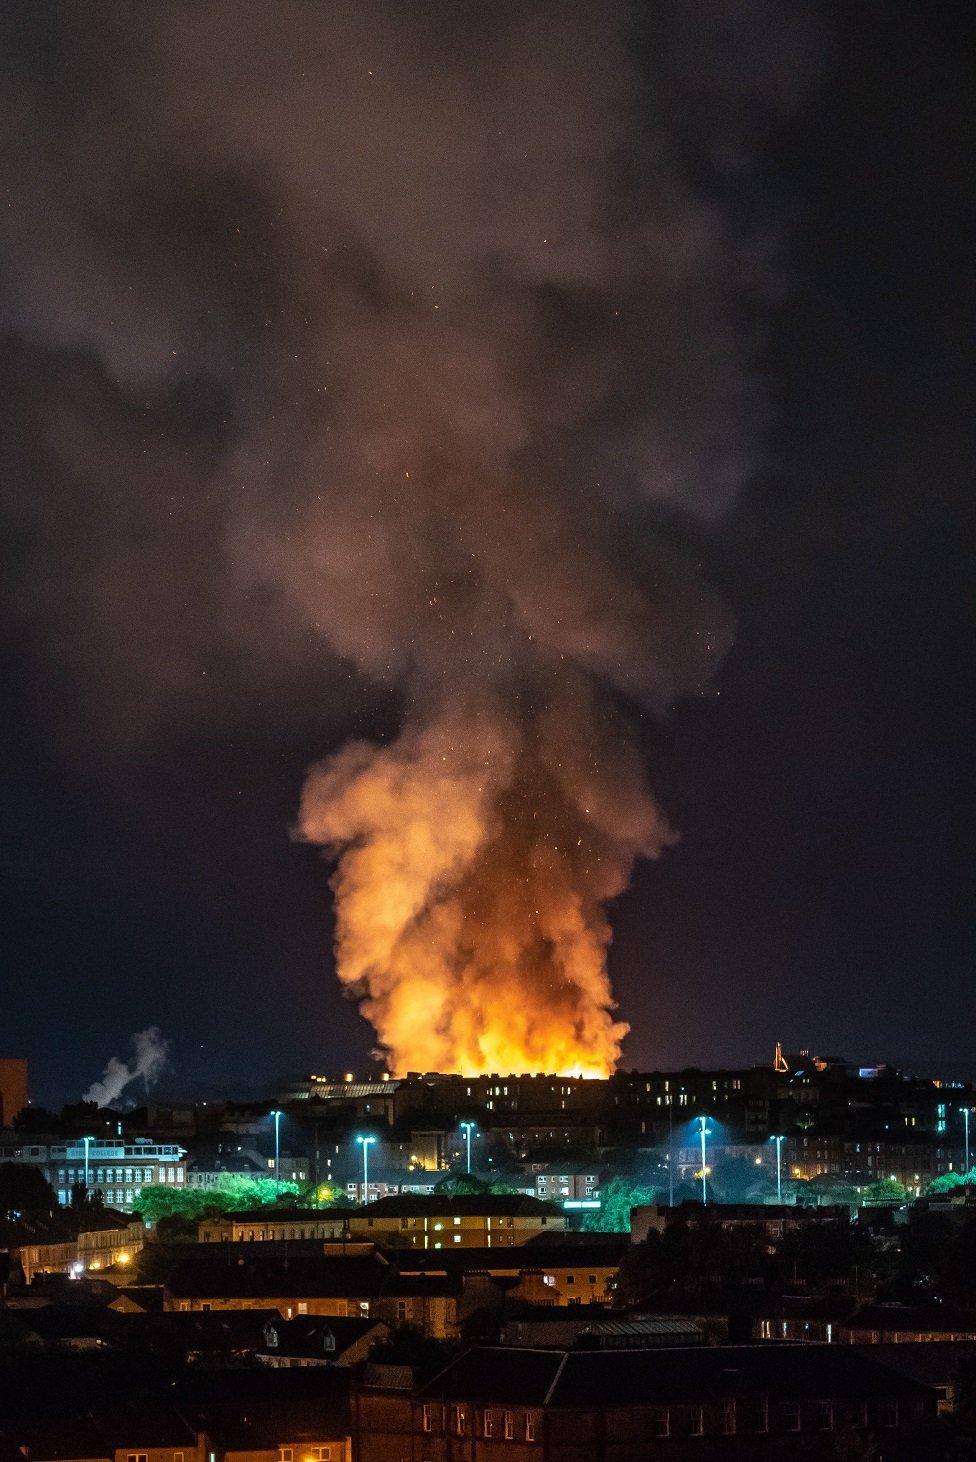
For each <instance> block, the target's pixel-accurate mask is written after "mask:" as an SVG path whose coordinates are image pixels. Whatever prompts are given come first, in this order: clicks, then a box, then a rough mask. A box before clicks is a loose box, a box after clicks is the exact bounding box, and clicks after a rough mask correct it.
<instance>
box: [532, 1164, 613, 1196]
mask: <svg viewBox="0 0 976 1462" xmlns="http://www.w3.org/2000/svg"><path fill="white" fill-rule="evenodd" d="M523 1170H524V1179H523V1181H522V1182H521V1183H520V1185H519V1186H520V1187H522V1188H523V1191H525V1192H527V1193H529V1194H531V1196H532V1197H534V1198H539V1199H541V1200H542V1201H543V1202H549V1203H556V1204H559V1205H562V1204H564V1203H565V1202H566V1200H567V1199H569V1201H570V1202H581V1201H582V1202H586V1201H588V1200H589V1201H596V1202H598V1201H599V1198H600V1173H599V1169H598V1167H597V1166H596V1165H595V1164H593V1163H586V1164H584V1165H583V1166H582V1167H580V1166H577V1165H575V1164H573V1165H570V1164H569V1163H564V1164H562V1165H560V1164H558V1163H556V1164H551V1163H543V1162H527V1163H525V1164H523Z"/></svg>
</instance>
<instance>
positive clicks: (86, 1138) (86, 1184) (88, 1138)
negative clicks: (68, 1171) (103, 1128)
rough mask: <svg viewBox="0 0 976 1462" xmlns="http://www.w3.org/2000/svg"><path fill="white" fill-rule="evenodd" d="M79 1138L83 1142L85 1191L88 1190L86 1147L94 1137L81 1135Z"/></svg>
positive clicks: (87, 1147)
mask: <svg viewBox="0 0 976 1462" xmlns="http://www.w3.org/2000/svg"><path fill="white" fill-rule="evenodd" d="M81 1140H82V1142H83V1143H84V1144H85V1192H86V1193H87V1192H88V1149H89V1147H90V1146H91V1144H92V1143H93V1142H94V1141H95V1139H94V1137H83V1138H82V1139H81Z"/></svg>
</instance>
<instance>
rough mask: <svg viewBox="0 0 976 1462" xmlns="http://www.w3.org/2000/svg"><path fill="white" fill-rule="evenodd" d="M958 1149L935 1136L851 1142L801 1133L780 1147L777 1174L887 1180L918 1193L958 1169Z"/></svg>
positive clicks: (961, 1160)
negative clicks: (934, 1179) (780, 1159)
mask: <svg viewBox="0 0 976 1462" xmlns="http://www.w3.org/2000/svg"><path fill="white" fill-rule="evenodd" d="M963 1163H964V1157H963V1152H962V1150H961V1149H960V1148H958V1147H954V1146H950V1145H949V1144H948V1143H947V1142H945V1141H944V1140H941V1141H940V1140H939V1139H938V1138H935V1139H932V1138H929V1139H927V1140H924V1139H923V1140H918V1139H916V1140H915V1141H912V1140H911V1139H908V1140H903V1139H901V1138H900V1137H897V1136H896V1137H883V1138H881V1137H876V1138H867V1137H866V1138H863V1139H861V1138H855V1137H851V1136H838V1135H829V1134H824V1133H803V1134H802V1135H797V1136H795V1137H789V1138H787V1139H786V1141H785V1142H784V1144H783V1171H784V1173H788V1174H789V1176H790V1177H793V1178H799V1179H801V1180H809V1179H811V1178H821V1177H836V1178H840V1179H845V1180H847V1181H848V1182H851V1183H853V1184H856V1185H859V1186H867V1185H869V1184H871V1183H876V1182H878V1181H879V1180H880V1179H883V1178H891V1179H893V1180H894V1181H895V1182H897V1183H901V1184H902V1185H903V1186H904V1187H905V1188H907V1189H908V1190H909V1192H910V1193H914V1194H916V1195H917V1194H919V1193H920V1192H922V1190H923V1189H924V1188H925V1187H926V1186H927V1185H928V1184H929V1183H930V1182H931V1181H932V1179H933V1178H938V1177H944V1176H945V1175H946V1174H947V1173H951V1172H954V1171H959V1170H960V1169H961V1167H962V1166H963Z"/></svg>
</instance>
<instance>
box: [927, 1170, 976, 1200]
mask: <svg viewBox="0 0 976 1462" xmlns="http://www.w3.org/2000/svg"><path fill="white" fill-rule="evenodd" d="M972 1184H976V1168H971V1169H970V1170H969V1172H968V1173H940V1175H939V1176H938V1177H937V1178H933V1179H932V1181H931V1183H929V1185H928V1187H927V1188H926V1190H925V1193H926V1196H928V1194H929V1193H955V1192H958V1190H959V1189H960V1188H966V1187H969V1186H970V1185H972Z"/></svg>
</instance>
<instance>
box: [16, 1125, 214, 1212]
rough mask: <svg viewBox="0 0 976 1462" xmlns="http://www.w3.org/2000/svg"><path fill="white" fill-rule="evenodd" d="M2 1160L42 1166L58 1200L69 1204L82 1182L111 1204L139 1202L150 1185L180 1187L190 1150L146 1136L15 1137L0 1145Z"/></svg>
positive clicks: (122, 1205) (124, 1205) (121, 1205)
mask: <svg viewBox="0 0 976 1462" xmlns="http://www.w3.org/2000/svg"><path fill="white" fill-rule="evenodd" d="M0 1162H13V1163H22V1164H25V1165H26V1166H29V1167H36V1168H39V1169H40V1171H41V1172H42V1173H43V1174H44V1177H45V1178H46V1179H47V1181H48V1182H49V1183H50V1185H51V1187H52V1188H53V1189H54V1192H55V1196H56V1198H57V1200H58V1202H59V1203H60V1204H61V1205H62V1206H65V1205H67V1204H69V1203H70V1202H71V1190H72V1188H73V1187H74V1186H75V1185H76V1184H78V1183H85V1184H87V1186H88V1188H89V1190H90V1191H94V1190H96V1189H98V1190H99V1191H100V1192H101V1194H102V1197H103V1199H104V1201H105V1203H106V1204H107V1205H108V1207H110V1208H120V1209H123V1210H125V1209H131V1208H135V1207H137V1206H138V1202H139V1194H140V1193H141V1192H142V1190H143V1188H147V1187H149V1186H150V1185H155V1184H164V1185H166V1186H168V1187H176V1188H182V1187H183V1186H184V1185H185V1183H186V1150H185V1148H183V1147H181V1146H180V1145H179V1144H178V1143H175V1142H154V1141H153V1140H152V1139H150V1138H148V1137H135V1138H121V1137H120V1138H118V1139H113V1138H107V1139H106V1138H101V1137H100V1138H92V1137H89V1138H84V1137H76V1138H73V1139H71V1140H69V1141H67V1142H54V1143H44V1142H33V1141H32V1140H31V1139H30V1137H28V1136H16V1137H15V1138H14V1139H13V1140H8V1141H6V1142H4V1143H3V1144H2V1145H0Z"/></svg>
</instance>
